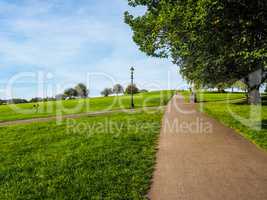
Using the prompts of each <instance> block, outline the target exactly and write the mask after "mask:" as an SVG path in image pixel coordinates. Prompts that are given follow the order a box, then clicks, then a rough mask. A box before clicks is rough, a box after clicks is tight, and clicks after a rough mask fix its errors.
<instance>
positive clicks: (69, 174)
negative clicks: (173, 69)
mask: <svg viewBox="0 0 267 200" xmlns="http://www.w3.org/2000/svg"><path fill="white" fill-rule="evenodd" d="M161 117H162V113H161V112H160V111H157V112H156V113H143V112H139V113H133V114H125V113H117V114H107V115H104V116H97V117H84V118H80V119H78V120H76V121H75V122H74V121H73V120H72V121H70V122H68V121H64V122H63V124H62V125H56V124H55V122H49V123H48V122H45V123H38V124H30V125H19V126H11V127H2V128H0V151H1V154H0V199H75V200H76V199H114V200H118V199H123V200H125V199H145V197H144V195H145V194H146V192H147V190H148V188H149V185H150V178H151V176H152V172H153V166H154V162H155V152H156V150H155V146H156V142H157V139H158V135H159V130H160V121H161ZM68 127H71V128H68Z"/></svg>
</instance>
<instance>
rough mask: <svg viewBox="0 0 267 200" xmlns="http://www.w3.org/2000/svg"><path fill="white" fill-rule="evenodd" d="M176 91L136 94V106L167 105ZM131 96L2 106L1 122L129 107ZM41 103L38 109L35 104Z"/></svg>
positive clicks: (0, 108) (0, 111)
mask: <svg viewBox="0 0 267 200" xmlns="http://www.w3.org/2000/svg"><path fill="white" fill-rule="evenodd" d="M173 94H174V91H170V90H168V91H155V92H148V93H140V94H136V95H134V103H135V107H136V108H141V107H153V106H162V105H166V104H167V103H168V101H169V99H170V98H171V97H172V96H173ZM130 102H131V97H130V96H129V95H124V96H112V97H97V98H87V99H76V100H64V101H51V102H41V103H27V104H16V105H14V104H13V105H2V106H0V122H4V121H12V120H21V119H31V118H39V117H49V116H55V115H67V114H78V113H86V112H94V111H105V110H117V109H129V108H130ZM37 104H38V105H39V107H38V109H36V108H35V107H34V105H37Z"/></svg>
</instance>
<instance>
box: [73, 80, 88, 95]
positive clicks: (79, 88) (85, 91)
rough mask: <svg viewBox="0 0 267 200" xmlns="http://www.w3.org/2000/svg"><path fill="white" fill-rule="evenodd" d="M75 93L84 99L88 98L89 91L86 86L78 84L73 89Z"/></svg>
mask: <svg viewBox="0 0 267 200" xmlns="http://www.w3.org/2000/svg"><path fill="white" fill-rule="evenodd" d="M74 89H75V90H76V91H77V96H78V97H81V98H86V97H88V94H89V90H88V89H87V87H86V85H84V84H83V83H79V84H78V85H76V86H75V88H74Z"/></svg>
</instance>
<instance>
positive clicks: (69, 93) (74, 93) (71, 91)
mask: <svg viewBox="0 0 267 200" xmlns="http://www.w3.org/2000/svg"><path fill="white" fill-rule="evenodd" d="M64 95H65V96H66V97H69V98H73V97H77V96H78V92H77V91H76V90H75V89H74V88H68V89H66V90H65V91H64Z"/></svg>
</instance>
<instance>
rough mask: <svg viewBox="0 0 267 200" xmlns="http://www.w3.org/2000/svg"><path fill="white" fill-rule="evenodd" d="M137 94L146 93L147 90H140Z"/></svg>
mask: <svg viewBox="0 0 267 200" xmlns="http://www.w3.org/2000/svg"><path fill="white" fill-rule="evenodd" d="M139 92H140V93H147V92H148V90H146V89H141V90H139Z"/></svg>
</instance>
